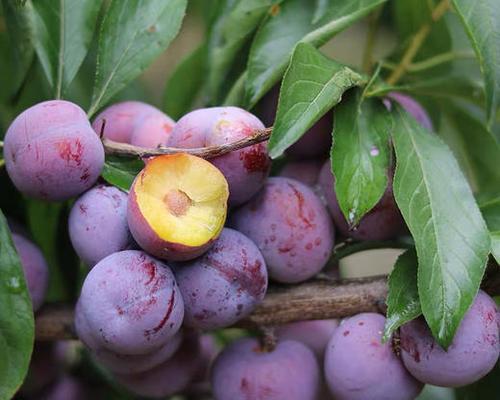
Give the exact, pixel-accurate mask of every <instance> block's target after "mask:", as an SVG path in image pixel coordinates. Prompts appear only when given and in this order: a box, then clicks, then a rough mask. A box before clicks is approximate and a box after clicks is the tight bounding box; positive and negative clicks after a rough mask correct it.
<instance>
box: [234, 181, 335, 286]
mask: <svg viewBox="0 0 500 400" xmlns="http://www.w3.org/2000/svg"><path fill="white" fill-rule="evenodd" d="M232 224H233V226H234V228H235V229H237V230H239V231H240V232H242V233H243V234H245V235H246V236H248V237H249V238H250V239H252V240H253V241H254V242H255V244H256V245H257V247H258V248H259V249H260V251H261V252H262V255H263V256H264V259H265V261H266V264H267V268H268V272H269V276H270V277H271V278H272V279H274V280H276V281H278V282H284V283H296V282H301V281H304V280H306V279H309V278H311V277H312V276H314V275H316V274H317V273H318V272H319V271H320V270H321V269H322V268H323V267H324V266H325V264H326V262H327V261H328V258H329V257H330V253H331V252H332V249H333V241H334V232H333V224H332V221H331V218H330V216H329V215H328V212H327V210H326V208H325V207H324V206H323V204H322V203H321V200H320V199H319V197H318V196H316V194H314V192H313V191H312V189H310V188H309V187H307V186H306V185H304V184H302V183H300V182H298V181H295V180H293V179H289V178H282V177H274V178H269V179H268V180H267V182H266V184H265V186H264V188H263V189H262V190H261V191H260V192H259V193H258V194H257V195H256V196H255V197H253V198H252V200H251V201H250V202H248V203H247V204H245V205H244V206H243V207H241V208H239V209H237V210H236V211H235V212H234V214H233V215H232Z"/></svg>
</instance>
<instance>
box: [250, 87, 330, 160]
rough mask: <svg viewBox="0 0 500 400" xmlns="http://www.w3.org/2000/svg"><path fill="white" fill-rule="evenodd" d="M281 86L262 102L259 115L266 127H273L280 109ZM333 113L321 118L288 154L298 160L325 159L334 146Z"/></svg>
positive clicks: (272, 90)
mask: <svg viewBox="0 0 500 400" xmlns="http://www.w3.org/2000/svg"><path fill="white" fill-rule="evenodd" d="M278 99H279V86H278V85H276V86H274V87H273V88H272V89H271V90H270V91H269V92H268V93H267V94H266V95H265V96H264V97H263V98H262V100H261V101H260V103H259V105H258V106H257V107H258V115H259V116H260V117H261V118H262V122H264V124H265V125H266V126H272V125H273V124H274V119H275V117H276V110H277V108H278ZM332 130H333V113H332V112H331V111H330V112H328V113H326V114H325V115H324V116H323V117H321V118H320V119H319V120H318V121H317V122H316V123H315V124H314V125H313V126H312V127H311V128H309V130H308V131H307V132H305V133H304V135H303V136H302V137H301V138H300V139H299V140H298V141H297V142H295V143H294V144H293V145H291V146H290V147H289V148H288V149H287V150H286V154H287V155H289V156H291V157H292V158H294V159H297V160H304V159H314V158H317V157H325V156H326V155H327V154H328V152H329V151H330V147H331V146H332Z"/></svg>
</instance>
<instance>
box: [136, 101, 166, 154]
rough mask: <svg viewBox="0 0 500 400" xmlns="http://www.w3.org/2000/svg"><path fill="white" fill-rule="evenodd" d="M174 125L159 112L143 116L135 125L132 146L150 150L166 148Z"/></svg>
mask: <svg viewBox="0 0 500 400" xmlns="http://www.w3.org/2000/svg"><path fill="white" fill-rule="evenodd" d="M174 125H175V122H174V120H173V119H172V118H170V117H169V116H168V115H166V114H164V113H162V112H161V111H159V110H158V112H156V113H150V114H145V115H142V116H141V117H139V118H138V119H137V121H136V122H135V124H134V129H133V130H132V134H131V136H130V144H133V145H135V146H140V147H146V148H150V149H152V148H156V147H158V146H166V145H167V143H168V140H169V137H170V134H171V133H172V129H173V128H174Z"/></svg>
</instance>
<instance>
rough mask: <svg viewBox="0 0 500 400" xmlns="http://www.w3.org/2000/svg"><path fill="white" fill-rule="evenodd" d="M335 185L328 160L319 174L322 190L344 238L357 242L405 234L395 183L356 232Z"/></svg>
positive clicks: (319, 183) (365, 217) (389, 186)
mask: <svg viewBox="0 0 500 400" xmlns="http://www.w3.org/2000/svg"><path fill="white" fill-rule="evenodd" d="M391 179H392V177H391ZM334 182H335V179H334V177H333V174H332V171H331V165H330V160H327V162H326V163H325V164H324V165H323V168H321V172H320V174H319V179H318V185H319V190H320V192H321V194H322V195H323V196H324V197H325V199H326V203H327V205H328V209H329V210H330V213H331V214H332V218H333V221H334V223H335V228H337V229H338V231H339V232H340V233H341V234H342V235H343V236H346V237H352V238H353V239H356V240H386V239H390V238H392V237H394V236H397V235H398V234H399V233H401V232H402V231H403V229H404V226H405V225H404V220H403V217H402V216H401V213H400V211H399V209H398V206H397V205H396V201H395V200H394V195H393V193H392V182H390V183H389V185H388V186H387V189H386V190H385V193H384V194H383V196H382V198H381V199H380V201H379V202H378V203H377V204H376V205H375V207H374V208H372V209H371V210H370V211H369V212H368V213H367V214H365V215H364V216H363V218H361V221H360V222H359V225H358V226H357V227H356V228H354V229H349V225H348V223H347V220H346V219H345V217H344V214H343V213H342V211H341V209H340V206H339V203H338V201H337V197H336V196H335V191H334Z"/></svg>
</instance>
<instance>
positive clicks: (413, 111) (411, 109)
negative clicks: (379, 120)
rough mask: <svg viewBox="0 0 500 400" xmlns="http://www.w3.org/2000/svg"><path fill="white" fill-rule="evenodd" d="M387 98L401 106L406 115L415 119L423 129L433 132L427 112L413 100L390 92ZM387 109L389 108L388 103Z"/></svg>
mask: <svg viewBox="0 0 500 400" xmlns="http://www.w3.org/2000/svg"><path fill="white" fill-rule="evenodd" d="M387 97H389V99H391V100H394V101H396V102H397V103H399V105H401V106H402V107H403V108H404V109H405V110H406V111H407V112H408V114H410V115H411V116H413V118H415V119H416V120H417V122H418V123H419V124H420V125H422V126H423V127H424V128H425V129H427V130H429V131H432V130H433V127H432V121H431V119H430V117H429V114H427V111H425V109H424V108H423V107H422V106H421V105H420V103H419V102H417V101H416V100H415V99H413V98H412V97H410V96H408V95H406V94H403V93H399V92H390V93H389V94H388V95H387ZM386 105H387V103H386ZM388 108H390V103H389V107H388Z"/></svg>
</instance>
